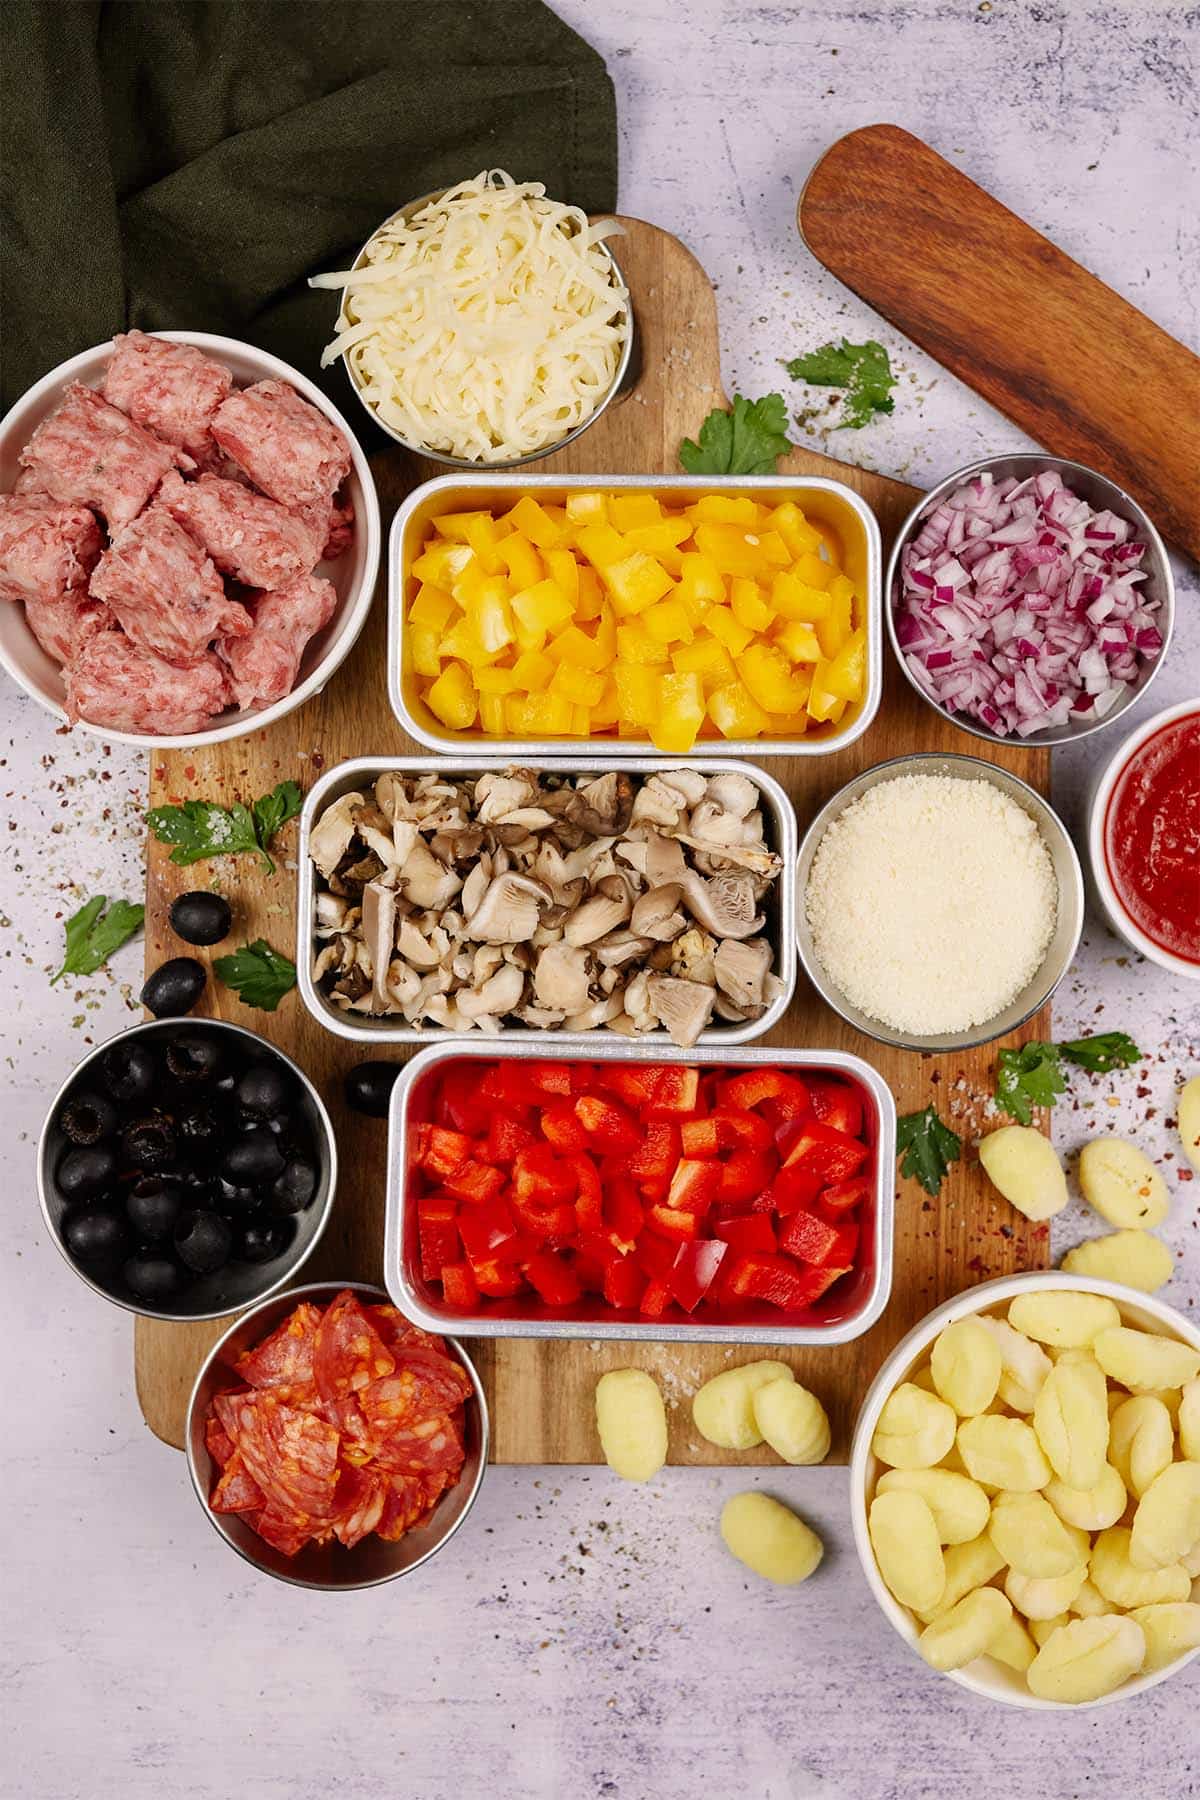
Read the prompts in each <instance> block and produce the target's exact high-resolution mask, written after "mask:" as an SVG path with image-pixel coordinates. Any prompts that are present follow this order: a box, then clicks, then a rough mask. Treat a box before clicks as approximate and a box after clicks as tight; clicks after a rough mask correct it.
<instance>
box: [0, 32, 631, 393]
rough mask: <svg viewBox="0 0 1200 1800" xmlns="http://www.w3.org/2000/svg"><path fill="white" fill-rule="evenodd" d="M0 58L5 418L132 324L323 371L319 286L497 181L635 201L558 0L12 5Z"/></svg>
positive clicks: (332, 300) (325, 310)
mask: <svg viewBox="0 0 1200 1800" xmlns="http://www.w3.org/2000/svg"><path fill="white" fill-rule="evenodd" d="M0 53H2V58H3V60H2V64H0V102H2V106H3V127H2V129H3V146H2V147H3V163H2V166H0V201H2V206H3V247H2V258H3V261H2V268H0V280H2V301H3V318H2V320H0V331H2V347H3V370H2V375H3V399H4V404H5V406H9V405H11V404H12V402H13V401H14V400H16V399H17V398H18V396H19V395H20V394H21V393H22V392H23V391H24V390H25V389H26V388H27V387H28V386H29V385H30V383H32V382H33V381H35V380H36V379H37V378H38V377H39V376H40V375H43V374H44V373H45V372H46V371H47V370H48V369H50V368H53V367H54V365H55V364H56V363H59V362H61V361H63V359H64V358H66V357H68V356H72V355H74V354H75V352H76V351H79V350H83V349H86V348H87V347H88V346H89V345H91V344H96V343H100V342H102V341H103V339H105V338H106V337H109V336H110V335H111V334H112V333H113V332H114V331H120V330H123V329H126V328H128V327H129V326H139V327H141V328H142V329H143V330H162V329H166V328H170V327H176V328H191V329H193V330H196V331H220V332H225V333H227V334H228V335H230V336H233V337H243V338H246V339H248V340H249V341H250V342H253V343H255V344H258V345H260V346H261V347H262V348H264V349H267V350H272V351H274V352H275V353H276V354H277V355H279V356H282V357H285V358H286V359H287V360H288V361H289V362H291V363H294V364H295V365H296V366H297V367H298V368H300V369H302V370H303V371H304V372H305V373H306V374H308V375H310V376H313V377H314V378H317V377H318V368H317V364H318V359H319V357H320V352H321V349H322V346H323V345H324V344H325V342H326V341H327V339H328V338H329V337H330V336H331V335H332V327H333V321H334V318H335V316H336V310H337V295H336V294H332V293H328V292H325V293H321V292H313V291H312V290H310V289H308V288H307V287H305V285H304V281H305V277H306V276H308V275H310V274H315V273H316V272H317V271H318V270H321V269H331V268H337V267H339V266H344V265H345V262H346V259H347V257H348V256H350V255H353V253H354V252H356V251H357V250H358V248H359V246H360V245H361V243H362V242H363V240H364V239H365V238H366V237H368V236H369V235H370V233H371V232H372V231H373V230H374V228H375V227H376V226H377V225H378V224H379V223H380V222H381V221H382V220H383V219H384V218H386V217H387V215H388V214H389V213H391V212H393V211H395V209H396V207H397V206H401V205H403V204H404V203H405V202H406V201H408V200H412V199H415V198H416V197H417V196H418V195H420V194H424V193H427V192H429V191H430V189H433V188H438V187H444V186H446V185H447V184H448V183H451V182H454V181H460V180H464V179H466V178H467V177H468V176H471V175H475V174H477V173H478V172H479V170H480V169H483V168H503V169H507V170H508V171H509V173H510V174H512V175H513V176H515V177H516V178H517V179H518V180H526V181H544V182H545V183H546V187H547V189H548V191H549V192H550V193H551V194H553V195H554V196H555V197H556V198H558V199H563V200H567V201H570V202H573V203H574V204H576V205H578V206H582V207H584V208H585V209H586V210H587V211H589V212H606V211H610V210H611V209H612V208H613V207H614V206H615V204H616V168H617V146H616V113H615V106H614V101H613V92H612V84H611V83H610V81H609V78H608V75H607V72H606V71H605V67H604V64H603V62H602V60H601V59H600V57H599V56H598V55H597V54H596V52H595V51H594V50H591V49H589V47H588V46H587V45H586V44H585V43H584V42H583V40H582V39H581V38H579V37H577V36H576V34H575V33H574V32H573V31H570V30H569V29H568V28H567V27H566V26H565V25H564V24H563V23H562V22H561V20H559V19H557V18H556V17H555V16H554V14H553V13H552V12H550V11H549V10H548V9H547V8H546V7H545V6H543V5H541V4H540V0H475V3H474V4H463V3H459V4H455V3H453V0H194V3H193V4H181V3H178V0H157V3H156V0H115V3H113V4H93V3H81V0H51V3H50V4H39V3H37V0H5V4H4V5H2V6H0ZM327 378H328V379H329V381H330V383H331V390H330V391H331V392H333V393H335V395H336V394H338V393H339V392H340V391H341V388H342V385H343V378H342V376H341V372H340V370H336V369H331V370H329V371H327ZM341 397H342V398H344V393H343V394H342V396H341Z"/></svg>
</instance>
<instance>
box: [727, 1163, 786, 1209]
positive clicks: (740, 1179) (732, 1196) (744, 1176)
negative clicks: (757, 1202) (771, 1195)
mask: <svg viewBox="0 0 1200 1800" xmlns="http://www.w3.org/2000/svg"><path fill="white" fill-rule="evenodd" d="M720 1168H721V1185H720V1187H719V1189H718V1190H717V1191H718V1195H719V1197H720V1200H721V1202H722V1205H728V1204H733V1203H740V1202H741V1201H743V1200H753V1199H755V1198H756V1197H757V1196H759V1195H761V1194H763V1193H764V1192H765V1190H766V1188H767V1187H768V1185H769V1183H770V1181H771V1177H772V1175H773V1174H774V1172H775V1165H774V1163H773V1162H772V1161H771V1159H770V1158H769V1157H768V1156H767V1155H766V1154H765V1153H764V1152H763V1151H761V1150H735V1151H734V1152H733V1153H732V1155H731V1156H729V1157H728V1158H727V1159H726V1160H725V1161H724V1162H723V1163H722V1164H721V1165H720Z"/></svg>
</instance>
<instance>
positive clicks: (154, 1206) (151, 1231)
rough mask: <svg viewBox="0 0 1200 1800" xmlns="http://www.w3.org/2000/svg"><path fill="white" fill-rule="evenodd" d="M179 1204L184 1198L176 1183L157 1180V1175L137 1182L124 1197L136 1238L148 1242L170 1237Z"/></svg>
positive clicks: (180, 1204)
mask: <svg viewBox="0 0 1200 1800" xmlns="http://www.w3.org/2000/svg"><path fill="white" fill-rule="evenodd" d="M182 1205H183V1196H182V1194H181V1192H180V1190H179V1188H178V1187H177V1186H176V1185H175V1183H174V1182H170V1181H159V1180H158V1178H157V1177H156V1176H148V1177H147V1179H146V1180H145V1181H136V1182H135V1183H134V1184H133V1186H132V1187H131V1188H130V1190H129V1192H128V1194H126V1196H125V1211H126V1212H127V1213H128V1215H129V1223H130V1224H131V1225H132V1226H133V1229H134V1231H135V1232H136V1233H137V1235H138V1237H139V1238H145V1239H146V1240H147V1241H148V1242H150V1243H157V1242H159V1241H160V1240H162V1239H164V1238H169V1237H170V1235H171V1233H172V1232H173V1231H174V1229H175V1221H176V1220H177V1219H178V1217H179V1211H180V1208H181V1207H182Z"/></svg>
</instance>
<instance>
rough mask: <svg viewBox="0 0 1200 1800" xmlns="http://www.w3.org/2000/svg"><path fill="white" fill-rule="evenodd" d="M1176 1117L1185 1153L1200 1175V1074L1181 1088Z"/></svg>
mask: <svg viewBox="0 0 1200 1800" xmlns="http://www.w3.org/2000/svg"><path fill="white" fill-rule="evenodd" d="M1176 1117H1177V1118H1178V1120H1179V1136H1180V1139H1181V1141H1182V1143H1183V1154H1184V1155H1185V1156H1186V1157H1187V1159H1188V1161H1189V1162H1190V1163H1191V1165H1192V1167H1193V1169H1195V1171H1196V1173H1197V1175H1200V1075H1193V1076H1192V1079H1191V1080H1190V1081H1185V1082H1184V1084H1183V1086H1182V1087H1181V1088H1180V1090H1179V1105H1178V1109H1177V1112H1176Z"/></svg>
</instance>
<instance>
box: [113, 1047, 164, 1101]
mask: <svg viewBox="0 0 1200 1800" xmlns="http://www.w3.org/2000/svg"><path fill="white" fill-rule="evenodd" d="M99 1067H100V1079H101V1081H102V1082H103V1083H104V1085H105V1087H106V1088H107V1089H108V1091H109V1093H110V1094H111V1095H112V1097H113V1099H114V1100H116V1101H118V1102H120V1103H121V1104H122V1105H128V1104H130V1103H132V1102H136V1101H138V1100H144V1099H146V1097H147V1095H148V1094H149V1093H150V1090H151V1089H152V1088H153V1086H154V1078H155V1075H156V1074H157V1073H158V1064H157V1062H156V1060H155V1057H154V1053H153V1051H152V1050H151V1049H150V1048H149V1046H148V1045H146V1044H143V1043H140V1042H138V1041H136V1040H135V1041H134V1042H133V1043H132V1044H120V1043H118V1044H112V1045H111V1046H110V1047H109V1048H108V1049H107V1050H105V1051H104V1053H103V1055H102V1056H101V1057H100V1065H99Z"/></svg>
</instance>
